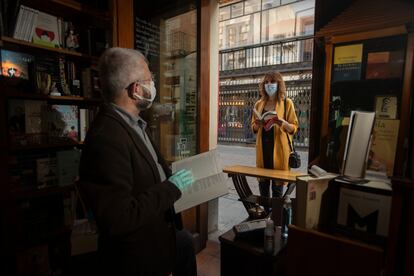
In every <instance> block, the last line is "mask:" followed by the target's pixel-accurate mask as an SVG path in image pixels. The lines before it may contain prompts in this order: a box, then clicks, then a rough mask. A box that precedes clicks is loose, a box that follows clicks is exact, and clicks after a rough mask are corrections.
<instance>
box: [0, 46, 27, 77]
mask: <svg viewBox="0 0 414 276" xmlns="http://www.w3.org/2000/svg"><path fill="white" fill-rule="evenodd" d="M0 58H1V75H2V76H4V77H8V78H20V79H25V80H30V69H31V64H32V62H33V56H32V55H29V54H23V53H19V52H14V51H9V50H4V49H1V50H0Z"/></svg>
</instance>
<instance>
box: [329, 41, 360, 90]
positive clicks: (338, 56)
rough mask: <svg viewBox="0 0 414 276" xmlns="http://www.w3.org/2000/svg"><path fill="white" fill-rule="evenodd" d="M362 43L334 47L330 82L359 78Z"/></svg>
mask: <svg viewBox="0 0 414 276" xmlns="http://www.w3.org/2000/svg"><path fill="white" fill-rule="evenodd" d="M362 49H363V45H362V44H353V45H346V46H337V47H335V52H334V63H333V76H332V82H336V81H347V80H359V79H360V78H361V67H362V66H361V65H362Z"/></svg>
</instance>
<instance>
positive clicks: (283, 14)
mask: <svg viewBox="0 0 414 276" xmlns="http://www.w3.org/2000/svg"><path fill="white" fill-rule="evenodd" d="M314 2H315V1H314V0H306V1H300V2H296V3H293V4H290V5H286V6H281V7H278V8H275V9H270V10H267V11H264V12H263V14H262V41H263V42H266V41H272V40H279V39H284V38H289V37H293V36H296V35H302V34H305V33H306V34H308V33H313V18H314V15H313V14H314V10H313V7H314ZM295 16H298V19H297V20H296V19H295ZM302 17H303V18H302ZM302 19H303V20H302ZM295 23H296V24H295Z"/></svg>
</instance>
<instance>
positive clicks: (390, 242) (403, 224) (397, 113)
mask: <svg viewBox="0 0 414 276" xmlns="http://www.w3.org/2000/svg"><path fill="white" fill-rule="evenodd" d="M322 2H323V1H320V3H321V6H323V4H322ZM351 2H352V3H351ZM326 3H327V1H325V4H326ZM346 5H348V7H346V8H345V9H344V10H343V11H342V12H339V10H338V9H337V10H336V11H335V9H332V10H331V11H330V12H331V13H332V14H333V13H334V12H337V14H338V15H337V16H336V17H335V18H333V19H332V20H329V22H327V24H326V25H324V26H320V27H319V28H317V32H316V34H315V39H316V42H315V45H318V49H317V51H319V53H318V54H317V55H315V56H317V58H315V59H314V65H315V67H314V75H315V76H316V75H319V76H322V77H318V79H315V80H314V83H313V86H312V87H313V89H314V91H313V93H315V94H316V95H318V96H319V97H320V99H317V100H318V101H317V102H316V101H315V103H316V105H314V107H313V109H314V112H313V114H315V115H319V116H313V118H312V122H311V124H312V128H314V131H313V134H315V132H320V134H319V133H318V135H316V137H317V139H315V140H314V141H313V142H314V145H312V148H313V149H311V150H310V152H312V151H314V154H313V155H314V156H312V157H311V158H312V159H314V160H309V161H310V163H318V165H320V166H321V167H323V168H325V169H327V170H328V171H332V172H334V171H336V172H338V171H340V168H341V164H340V160H339V158H340V157H342V153H341V152H340V146H338V144H341V142H342V143H344V142H345V141H346V137H344V136H343V133H344V134H346V132H347V130H346V127H347V126H346V123H342V124H341V123H340V121H341V120H342V118H343V117H347V115H348V116H349V112H350V111H351V110H359V111H376V112H377V118H376V120H377V119H378V120H377V121H378V122H379V121H381V120H384V121H385V120H387V121H397V120H398V121H399V128H398V129H397V128H390V131H389V135H390V136H392V137H393V139H395V141H394V143H395V145H396V148H395V149H394V150H392V153H393V154H395V157H393V166H392V169H393V172H392V173H388V172H387V175H386V176H385V177H384V175H383V176H382V177H383V178H381V180H380V181H379V182H384V181H386V182H387V181H390V180H389V178H390V179H391V182H392V185H391V186H389V187H392V192H391V194H390V195H389V197H391V198H390V202H391V207H390V209H389V215H390V216H391V218H390V219H389V221H386V222H385V223H384V224H383V225H382V226H384V227H385V228H387V229H388V232H387V234H386V235H385V237H384V235H383V237H384V238H385V243H381V244H378V245H379V248H378V247H376V248H372V247H371V246H370V245H369V244H368V242H371V241H368V240H367V239H365V238H361V236H358V235H356V234H355V232H353V233H352V231H349V232H348V233H345V232H339V231H337V229H333V228H332V227H329V226H328V227H326V226H325V228H327V229H320V228H318V230H317V231H313V230H309V229H303V228H300V227H292V228H291V229H292V234H293V235H291V233H289V246H290V249H291V252H292V254H290V253H289V252H288V259H289V262H292V263H293V262H300V263H301V264H303V266H302V267H301V268H298V269H297V270H296V271H293V272H292V273H288V275H296V274H297V273H299V274H300V273H301V270H302V269H303V271H306V269H308V271H309V269H312V271H315V273H320V274H324V275H325V274H326V275H330V274H331V273H330V272H332V271H334V274H336V275H349V274H352V275H378V274H384V275H409V273H400V272H398V270H399V271H403V269H404V267H403V265H406V266H407V263H408V262H406V260H407V257H408V256H412V252H409V250H407V249H406V248H404V249H403V247H402V246H403V244H408V241H409V239H410V237H409V236H408V235H406V233H408V232H409V229H410V228H407V225H409V224H408V223H407V221H408V220H407V218H408V217H409V214H411V213H409V212H411V211H412V208H411V206H409V204H408V202H409V200H410V199H411V198H412V193H411V190H412V187H413V185H412V181H407V183H408V182H410V183H409V184H408V185H407V187H401V184H399V183H398V181H395V180H394V177H396V176H397V177H409V176H410V172H409V169H407V164H410V162H412V157H410V156H409V155H408V154H407V150H410V149H412V145H410V144H409V142H408V141H409V140H408V138H409V136H410V135H412V132H411V134H410V133H409V132H410V128H411V125H412V122H410V118H412V111H410V106H411V105H412V103H413V97H412V91H413V79H412V72H413V67H414V58H413V57H414V55H413V51H414V47H413V45H414V32H413V31H414V29H413V28H412V23H413V18H414V9H413V5H412V3H408V2H404V1H395V2H394V1H367V0H365V1H348V3H347V4H344V5H343V6H342V7H344V6H346ZM331 8H332V7H331ZM324 12H326V11H324ZM319 13H320V14H322V13H323V12H322V10H320V11H319ZM391 14H392V19H391V18H388V16H390V15H391ZM388 19H389V20H388ZM319 20H320V21H322V20H324V18H319ZM315 21H316V22H317V21H318V18H315ZM327 21H328V20H327ZM343 50H345V51H343ZM341 51H342V53H341ZM351 56H352V57H351ZM341 59H342V61H341ZM345 60H347V61H345ZM317 65H318V68H316V66H317ZM318 71H319V72H320V74H315V72H318ZM321 73H322V74H321ZM384 96H386V97H389V98H391V99H392V102H393V108H389V109H388V112H387V114H385V115H386V118H381V117H380V116H378V115H381V113H382V112H384V110H381V109H378V108H377V98H381V97H382V98H384ZM315 98H316V97H315ZM385 109H387V108H385ZM342 122H343V121H342ZM375 127H376V126H375ZM339 128H342V130H340V129H339ZM315 130H317V131H315ZM375 133H376V132H374V135H375ZM335 136H336V138H335V139H333V137H335ZM344 138H345V139H344ZM374 139H376V137H374ZM315 144H318V145H315ZM373 144H374V143H373ZM383 148H384V149H385V147H383ZM371 149H372V148H371ZM310 156H311V155H310ZM338 157H339V158H338ZM370 162H372V160H370ZM369 166H370V165H369V163H368V167H369ZM331 184H332V183H330V184H329V185H330V187H332V185H331ZM408 187H409V188H410V189H408ZM402 188H403V189H402ZM367 193H368V192H367ZM403 193H404V196H403V195H402V194H403ZM371 194H374V192H371ZM332 200H333V199H332ZM404 204H405V205H404ZM368 205H369V203H367V202H365V203H361V206H363V207H366V208H368ZM378 205H381V204H379V203H378ZM332 206H333V204H332V205H330V206H329V208H328V209H330V210H332V209H333V208H332ZM381 206H387V208H388V205H385V204H382V205H381ZM348 207H351V204H349V205H348ZM408 208H411V209H409V210H410V211H403V210H408ZM333 213H335V212H333ZM358 213H359V215H360V213H361V211H360V210H358ZM342 214H343V213H342ZM364 215H367V214H364ZM321 216H322V214H321ZM338 216H339V215H338V213H336V214H334V216H332V218H333V220H334V221H335V222H337V218H338ZM319 219H320V221H321V220H322V218H321V217H319ZM325 219H326V218H325ZM350 225H351V227H350V229H352V230H355V229H354V228H353V227H352V224H351V223H350ZM355 228H356V227H355ZM411 228H412V227H411ZM350 229H347V230H350ZM289 231H290V230H289ZM326 232H329V234H328V233H326ZM339 233H341V234H342V235H345V236H346V237H345V239H346V240H344V239H343V238H342V237H338V235H339ZM350 239H351V240H353V245H352V246H351V244H350V243H349V242H348V241H347V240H350ZM335 244H336V245H335ZM289 246H288V247H289ZM339 249H340V250H339ZM288 250H289V249H288ZM403 250H406V252H403ZM346 251H348V252H346ZM409 254H411V255H409ZM315 256H318V257H320V258H319V259H324V260H325V262H324V264H325V265H323V266H322V267H320V268H319V267H318V269H317V270H315V268H314V267H311V265H312V264H313V263H314V262H315V261H317V260H316V259H315V258H314V257H315ZM353 256H361V258H358V259H356V260H353V258H354V257H353ZM342 260H346V262H342ZM360 260H363V264H361V265H359V264H358V262H360ZM332 264H335V265H332ZM349 264H352V265H351V266H350V265H349ZM361 267H363V268H364V269H367V271H366V272H363V271H362V270H361V269H360V268H361ZM331 269H332V270H331ZM396 269H397V270H396ZM329 270H331V271H329ZM407 271H408V270H407ZM295 273H296V274H295Z"/></svg>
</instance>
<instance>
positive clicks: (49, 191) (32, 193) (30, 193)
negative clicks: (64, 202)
mask: <svg viewBox="0 0 414 276" xmlns="http://www.w3.org/2000/svg"><path fill="white" fill-rule="evenodd" d="M72 189H74V185H73V184H71V185H66V186H53V187H48V188H42V189H37V190H27V191H14V192H11V197H12V198H14V199H26V198H34V197H45V196H50V195H54V194H62V193H65V192H68V191H70V190H72Z"/></svg>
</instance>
